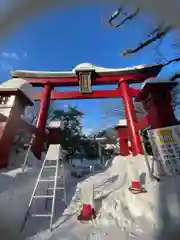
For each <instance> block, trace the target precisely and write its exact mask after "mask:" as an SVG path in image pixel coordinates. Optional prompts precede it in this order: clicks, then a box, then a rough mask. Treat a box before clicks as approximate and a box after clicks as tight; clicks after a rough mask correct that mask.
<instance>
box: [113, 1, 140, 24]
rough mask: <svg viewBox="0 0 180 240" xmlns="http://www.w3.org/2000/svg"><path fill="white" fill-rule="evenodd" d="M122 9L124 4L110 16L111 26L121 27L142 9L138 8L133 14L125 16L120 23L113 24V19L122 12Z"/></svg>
mask: <svg viewBox="0 0 180 240" xmlns="http://www.w3.org/2000/svg"><path fill="white" fill-rule="evenodd" d="M122 10H123V6H122V7H121V8H119V9H118V10H117V11H116V12H115V13H114V14H113V15H112V16H111V17H110V18H109V24H110V26H111V27H114V28H119V27H121V26H122V25H123V24H125V23H126V22H128V21H130V20H132V19H133V18H135V17H136V16H137V15H138V13H139V11H140V9H139V8H137V9H136V11H134V12H133V13H131V14H129V15H128V16H127V17H125V18H124V19H123V20H122V21H121V22H120V23H119V24H117V25H114V24H113V21H114V20H115V19H116V18H117V17H118V16H119V15H120V14H121V12H122Z"/></svg>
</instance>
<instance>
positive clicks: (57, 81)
mask: <svg viewBox="0 0 180 240" xmlns="http://www.w3.org/2000/svg"><path fill="white" fill-rule="evenodd" d="M150 77H156V75H155V74H152V73H139V72H137V73H133V74H125V75H117V76H113V75H109V76H108V75H107V76H98V77H96V79H94V80H92V85H114V84H117V83H118V82H119V81H120V82H122V81H128V83H129V84H133V83H142V82H143V81H144V80H146V79H147V78H150ZM24 79H25V80H26V81H28V82H29V83H31V84H32V85H33V86H35V87H42V86H44V85H45V84H46V83H47V82H49V83H50V84H52V85H53V86H54V87H69V86H79V80H78V77H64V78H63V77H59V78H35V77H34V78H24Z"/></svg>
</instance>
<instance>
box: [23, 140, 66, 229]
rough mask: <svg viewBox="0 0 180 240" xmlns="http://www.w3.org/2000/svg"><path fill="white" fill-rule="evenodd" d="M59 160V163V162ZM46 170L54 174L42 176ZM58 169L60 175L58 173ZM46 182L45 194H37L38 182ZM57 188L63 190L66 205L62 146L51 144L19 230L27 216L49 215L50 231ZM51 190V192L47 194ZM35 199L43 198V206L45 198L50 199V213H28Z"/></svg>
mask: <svg viewBox="0 0 180 240" xmlns="http://www.w3.org/2000/svg"><path fill="white" fill-rule="evenodd" d="M60 162H61V164H60ZM45 169H46V170H50V169H51V170H52V169H54V170H55V171H54V176H48V177H46V178H43V177H42V174H43V173H44V171H45ZM59 170H60V172H61V173H60V175H59V174H58V172H59ZM47 174H48V172H47ZM58 180H61V185H60V186H58ZM43 182H47V184H48V186H47V189H46V194H45V195H38V194H37V193H36V192H37V188H38V186H39V184H41V183H43ZM49 184H52V185H53V186H51V187H49ZM57 190H63V192H64V194H63V195H64V203H65V205H66V203H67V198H66V182H65V176H64V164H63V154H62V148H61V145H60V144H51V145H50V146H49V148H48V151H47V154H46V157H45V159H44V162H43V164H42V167H41V170H40V172H39V175H38V178H37V181H36V184H35V187H34V190H33V192H32V195H31V198H30V201H29V205H28V209H27V212H26V215H25V218H24V221H23V224H22V227H21V232H22V231H23V229H24V227H25V224H26V221H27V219H28V216H31V217H50V227H49V229H50V231H52V226H53V217H54V209H55V201H56V192H57ZM49 192H51V194H49ZM35 199H45V206H47V200H52V205H51V213H50V214H30V210H31V206H32V203H33V200H35Z"/></svg>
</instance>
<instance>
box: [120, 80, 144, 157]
mask: <svg viewBox="0 0 180 240" xmlns="http://www.w3.org/2000/svg"><path fill="white" fill-rule="evenodd" d="M119 88H120V91H121V94H122V99H123V103H124V110H125V114H126V119H127V125H128V129H129V133H130V141H131V147H132V153H133V155H134V156H136V155H138V154H143V147H142V143H141V137H140V134H139V132H138V130H137V129H136V125H137V117H136V113H135V110H134V104H133V100H132V96H131V93H130V88H129V85H128V82H126V81H123V82H119Z"/></svg>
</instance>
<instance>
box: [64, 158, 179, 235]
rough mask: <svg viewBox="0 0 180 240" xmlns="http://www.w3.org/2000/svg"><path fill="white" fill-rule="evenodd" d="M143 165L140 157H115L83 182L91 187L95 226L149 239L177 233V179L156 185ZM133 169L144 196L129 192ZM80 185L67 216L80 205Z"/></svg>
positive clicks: (170, 178)
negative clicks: (95, 216)
mask: <svg viewBox="0 0 180 240" xmlns="http://www.w3.org/2000/svg"><path fill="white" fill-rule="evenodd" d="M146 164H147V163H146V161H145V158H144V156H142V155H138V156H136V157H133V156H129V157H126V158H124V157H120V156H118V157H115V158H114V160H113V161H112V164H111V166H110V167H109V168H108V169H107V170H106V171H105V172H103V173H98V174H96V175H94V176H90V177H89V178H88V179H86V180H84V181H86V182H89V183H90V184H91V185H92V184H94V188H95V203H94V204H95V209H96V210H97V211H98V219H97V222H98V224H100V225H103V226H116V227H118V228H120V229H121V230H122V231H126V232H129V233H132V235H134V236H139V235H142V234H145V232H146V234H147V232H149V234H151V236H152V235H154V234H157V233H159V232H161V233H162V234H163V237H164V236H165V235H167V233H169V234H172V232H173V233H176V232H177V231H178V225H179V223H180V201H179V199H180V198H179V197H180V196H179V192H180V177H178V176H177V177H163V178H161V182H157V181H156V180H152V179H151V177H150V174H149V173H148V168H147V165H146ZM134 169H137V170H138V173H139V176H140V180H141V183H142V186H144V187H145V189H146V190H147V193H142V194H137V195H135V194H132V193H131V192H130V191H129V190H128V188H129V186H130V185H131V180H133V174H134V172H133V170H134ZM83 184H84V182H81V183H79V184H78V186H77V190H76V194H75V196H74V198H73V199H72V202H71V204H70V206H69V208H68V209H67V210H66V214H67V212H69V214H70V212H71V213H72V212H73V211H74V213H75V212H77V205H78V204H77V202H78V203H79V202H80V190H81V186H83ZM79 204H80V203H79ZM166 222H168V224H167V223H166ZM157 230H158V231H157ZM164 232H165V233H164ZM146 238H147V236H146ZM150 239H152V238H150ZM164 239H165V238H164Z"/></svg>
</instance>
